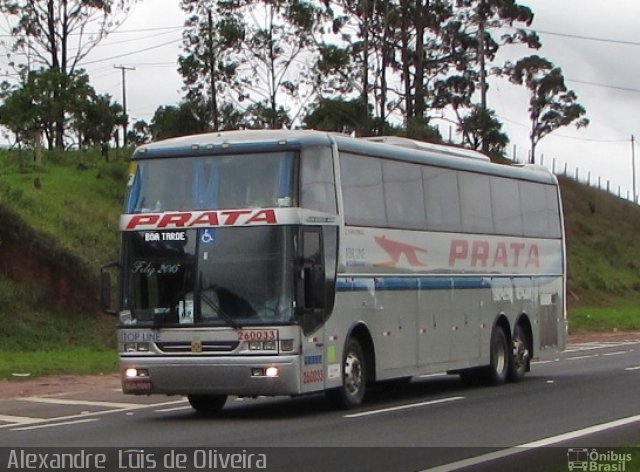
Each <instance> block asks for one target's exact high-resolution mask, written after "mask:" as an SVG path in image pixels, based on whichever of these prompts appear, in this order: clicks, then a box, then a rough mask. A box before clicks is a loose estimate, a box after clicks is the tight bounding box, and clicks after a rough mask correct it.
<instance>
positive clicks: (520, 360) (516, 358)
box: [508, 324, 531, 382]
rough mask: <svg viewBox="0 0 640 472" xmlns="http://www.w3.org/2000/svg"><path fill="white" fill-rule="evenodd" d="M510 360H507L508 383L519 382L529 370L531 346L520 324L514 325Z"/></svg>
mask: <svg viewBox="0 0 640 472" xmlns="http://www.w3.org/2000/svg"><path fill="white" fill-rule="evenodd" d="M511 345H512V346H511V358H510V359H509V375H508V379H509V381H510V382H520V381H522V380H523V379H524V375H525V373H526V372H527V370H528V368H529V361H530V356H531V345H530V344H529V337H528V336H527V333H526V331H525V330H524V328H523V327H522V325H521V324H518V325H516V328H515V330H514V331H513V340H512V342H511Z"/></svg>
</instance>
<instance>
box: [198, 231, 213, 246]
mask: <svg viewBox="0 0 640 472" xmlns="http://www.w3.org/2000/svg"><path fill="white" fill-rule="evenodd" d="M210 231H211V232H210ZM215 239H216V238H215V230H208V229H205V230H203V231H202V236H200V240H201V241H202V242H203V243H204V244H211V243H212V242H214V241H215Z"/></svg>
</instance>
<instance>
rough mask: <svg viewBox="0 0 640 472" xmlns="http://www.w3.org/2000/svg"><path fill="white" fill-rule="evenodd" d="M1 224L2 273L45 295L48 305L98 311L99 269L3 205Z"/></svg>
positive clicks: (1, 207) (1, 208)
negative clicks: (88, 265) (77, 256)
mask: <svg viewBox="0 0 640 472" xmlns="http://www.w3.org/2000/svg"><path fill="white" fill-rule="evenodd" d="M0 221H1V222H2V224H1V225H0V272H1V273H4V274H5V275H7V277H9V278H10V279H12V280H15V281H16V282H18V283H21V284H24V285H26V286H27V287H33V289H34V290H35V291H36V293H42V294H43V296H42V299H43V303H46V304H47V305H50V306H52V307H56V308H61V309H66V310H70V311H73V312H94V311H96V307H97V306H99V305H98V293H99V288H98V277H97V269H96V270H95V271H92V270H91V269H90V268H89V267H87V265H86V264H84V263H83V262H82V261H80V260H78V259H77V258H75V257H73V256H71V255H70V254H69V253H68V252H67V251H65V250H64V249H63V248H62V247H60V245H59V244H58V243H57V242H56V241H55V240H53V239H52V238H49V237H47V236H46V235H44V234H42V233H39V232H37V231H36V230H34V229H33V228H31V227H30V226H29V225H27V224H26V223H25V222H24V221H23V220H22V218H21V217H20V215H19V214H16V213H15V212H13V211H11V210H9V209H7V208H6V207H3V206H2V205H0ZM94 272H95V274H94ZM43 291H44V293H43Z"/></svg>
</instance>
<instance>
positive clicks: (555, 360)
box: [531, 359, 558, 365]
mask: <svg viewBox="0 0 640 472" xmlns="http://www.w3.org/2000/svg"><path fill="white" fill-rule="evenodd" d="M553 362H558V359H554V360H552V361H535V362H532V363H531V365H540V364H551V363H553Z"/></svg>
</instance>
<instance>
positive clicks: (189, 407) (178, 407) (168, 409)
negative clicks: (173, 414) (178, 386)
mask: <svg viewBox="0 0 640 472" xmlns="http://www.w3.org/2000/svg"><path fill="white" fill-rule="evenodd" d="M190 409H191V406H175V407H173V408H163V409H162V410H154V411H157V412H160V413H166V412H168V411H180V410H190Z"/></svg>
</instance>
